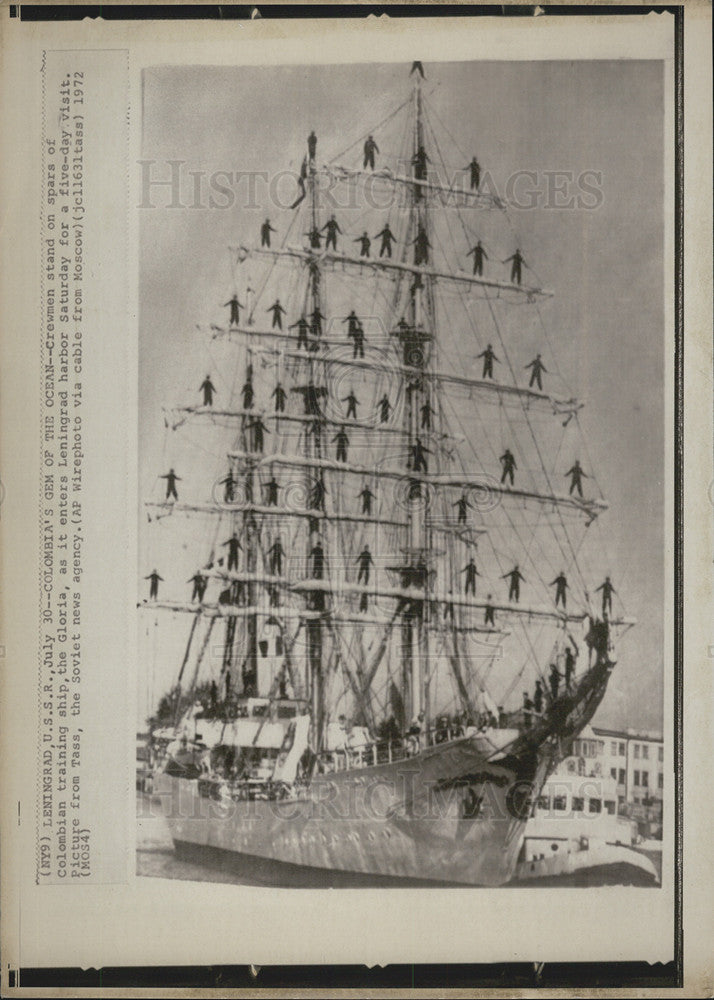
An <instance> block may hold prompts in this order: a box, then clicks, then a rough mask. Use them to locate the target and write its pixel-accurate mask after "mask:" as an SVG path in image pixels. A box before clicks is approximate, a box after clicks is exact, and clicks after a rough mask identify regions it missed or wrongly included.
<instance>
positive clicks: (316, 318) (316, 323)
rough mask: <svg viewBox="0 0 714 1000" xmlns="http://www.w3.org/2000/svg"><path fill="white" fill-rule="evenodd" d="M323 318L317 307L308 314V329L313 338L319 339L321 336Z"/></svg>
mask: <svg viewBox="0 0 714 1000" xmlns="http://www.w3.org/2000/svg"><path fill="white" fill-rule="evenodd" d="M324 318H325V317H324V316H323V315H322V312H321V311H320V307H319V306H317V307H316V308H315V309H313V310H312V312H311V314H310V329H311V332H312V335H313V337H318V338H319V337H321V336H322V321H323V319H324Z"/></svg>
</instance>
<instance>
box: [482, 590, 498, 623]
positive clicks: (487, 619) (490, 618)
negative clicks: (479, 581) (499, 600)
mask: <svg viewBox="0 0 714 1000" xmlns="http://www.w3.org/2000/svg"><path fill="white" fill-rule="evenodd" d="M486 600H487V601H488V603H487V605H486V607H485V608H484V615H483V623H484V625H492V626H495V624H496V622H495V614H494V608H493V605H492V604H491V595H490V594H487V595H486Z"/></svg>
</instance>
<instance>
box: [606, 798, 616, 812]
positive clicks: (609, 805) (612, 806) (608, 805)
mask: <svg viewBox="0 0 714 1000" xmlns="http://www.w3.org/2000/svg"><path fill="white" fill-rule="evenodd" d="M605 809H606V810H607V814H608V816H614V815H615V803H614V802H613V801H612V799H606V800H605Z"/></svg>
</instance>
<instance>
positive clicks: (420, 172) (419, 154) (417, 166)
mask: <svg viewBox="0 0 714 1000" xmlns="http://www.w3.org/2000/svg"><path fill="white" fill-rule="evenodd" d="M429 162H430V160H429V157H428V155H427V152H426V150H425V149H424V147H423V146H419V148H418V149H417V151H416V153H415V154H414V156H413V157H412V166H413V167H414V178H415V180H418V181H425V180H426V176H427V167H426V165H427V163H429Z"/></svg>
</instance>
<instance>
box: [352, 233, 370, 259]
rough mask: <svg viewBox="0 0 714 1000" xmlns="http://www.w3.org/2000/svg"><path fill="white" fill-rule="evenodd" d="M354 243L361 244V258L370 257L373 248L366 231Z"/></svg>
mask: <svg viewBox="0 0 714 1000" xmlns="http://www.w3.org/2000/svg"><path fill="white" fill-rule="evenodd" d="M352 242H353V243H359V244H360V250H359V255H360V257H369V248H370V247H371V246H372V241H371V240H370V238H369V236H368V235H367V230H366V229H365V231H364V232H363V233H362V235H361V236H358V237H357V239H356V240H352Z"/></svg>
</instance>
